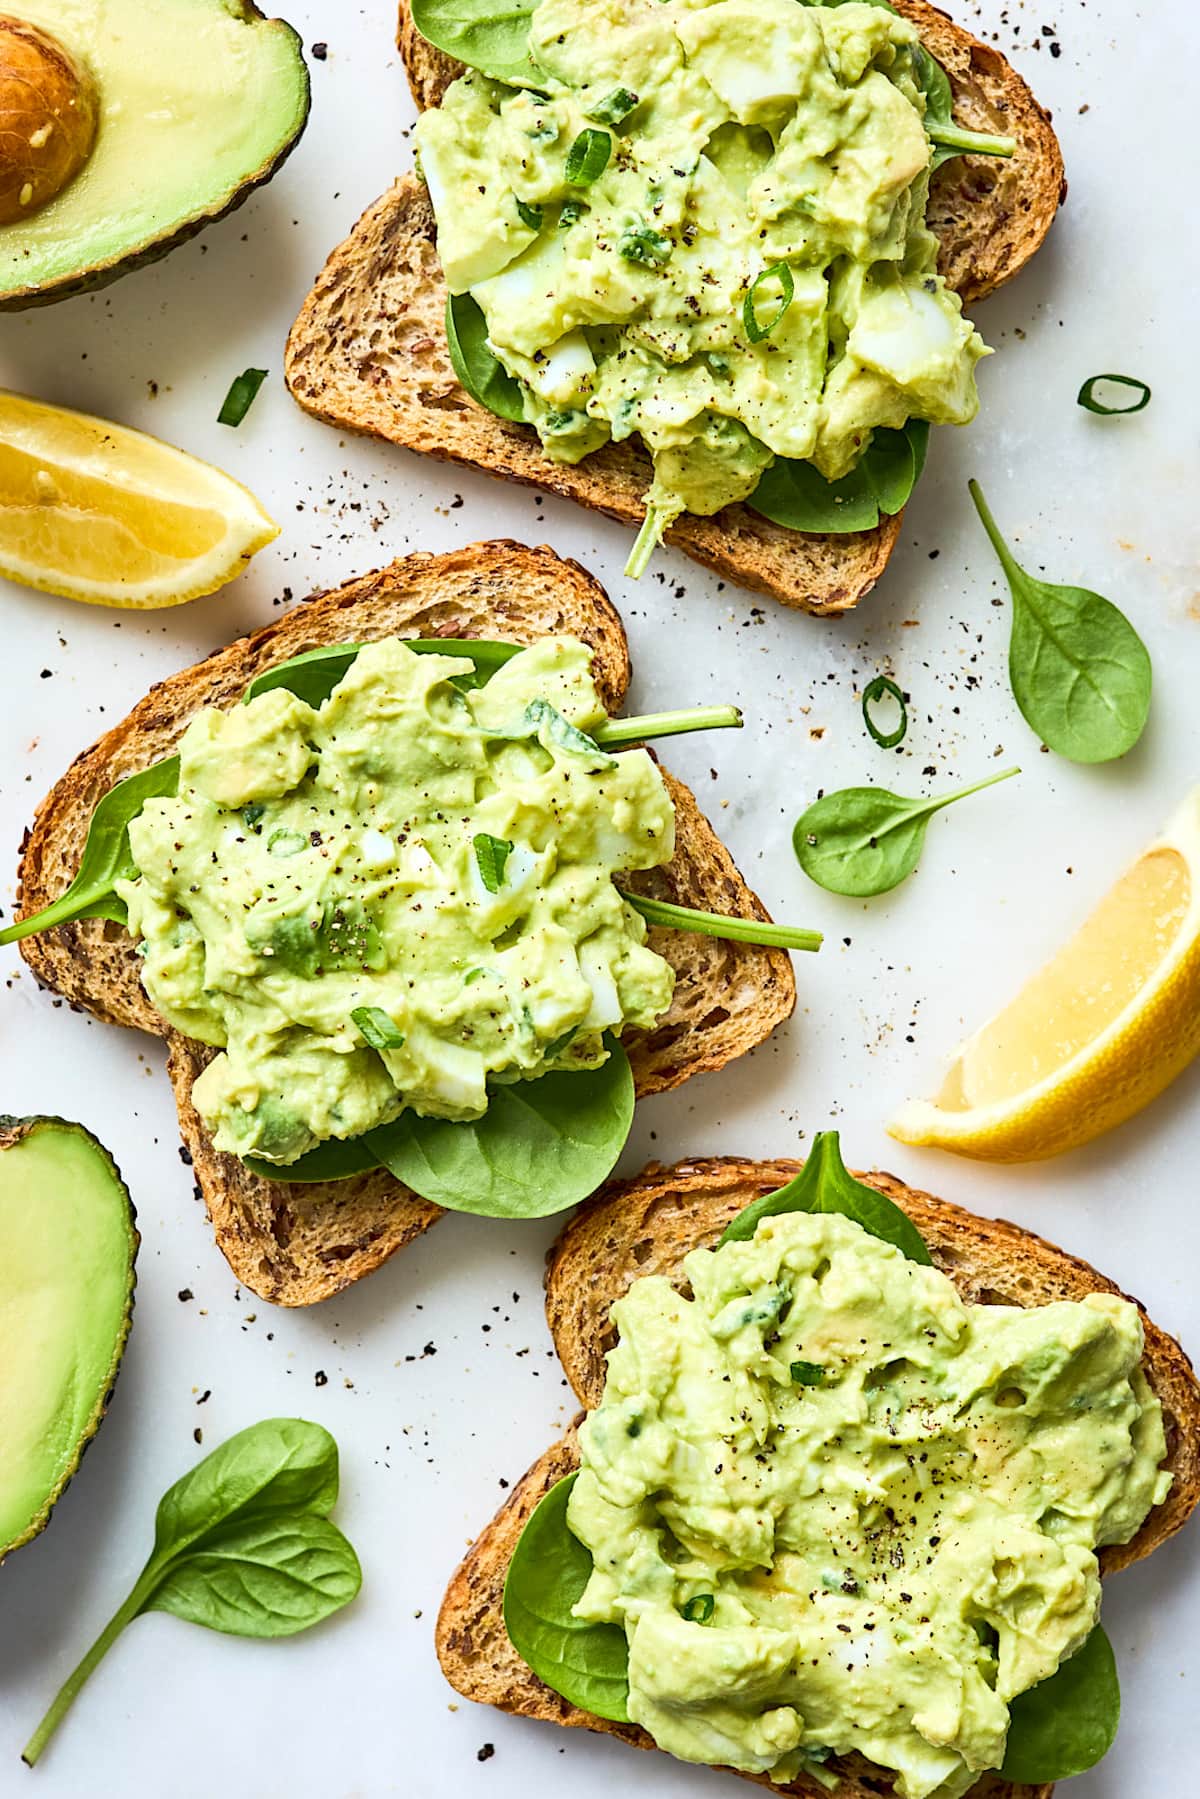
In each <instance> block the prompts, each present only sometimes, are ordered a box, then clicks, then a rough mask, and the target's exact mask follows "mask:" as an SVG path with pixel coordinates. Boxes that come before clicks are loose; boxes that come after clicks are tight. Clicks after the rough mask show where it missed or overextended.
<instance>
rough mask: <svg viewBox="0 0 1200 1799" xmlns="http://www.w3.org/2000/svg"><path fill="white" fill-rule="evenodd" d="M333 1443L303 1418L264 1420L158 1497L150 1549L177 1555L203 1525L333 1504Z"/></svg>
mask: <svg viewBox="0 0 1200 1799" xmlns="http://www.w3.org/2000/svg"><path fill="white" fill-rule="evenodd" d="M337 1496H338V1453H337V1444H336V1443H335V1442H334V1440H333V1438H332V1437H331V1436H330V1434H329V1432H328V1431H327V1430H323V1429H322V1427H321V1426H320V1425H319V1424H309V1423H308V1422H307V1420H305V1419H303V1418H266V1419H264V1420H263V1421H262V1423H261V1424H252V1425H250V1426H249V1428H248V1429H246V1430H241V1431H238V1433H237V1435H236V1436H233V1437H229V1438H227V1439H226V1441H225V1442H224V1443H222V1444H220V1446H219V1447H218V1448H216V1449H214V1450H213V1451H212V1453H211V1454H210V1455H206V1456H205V1457H204V1459H203V1461H200V1462H197V1463H196V1466H195V1467H194V1468H189V1470H188V1472H187V1473H186V1474H185V1475H183V1476H182V1478H181V1479H179V1480H177V1481H176V1482H175V1485H174V1486H173V1487H168V1489H167V1491H166V1492H165V1493H164V1494H163V1496H162V1498H161V1499H160V1500H159V1503H158V1511H157V1512H156V1514H155V1519H154V1555H153V1556H152V1558H151V1560H152V1561H153V1560H155V1559H157V1558H160V1557H166V1556H173V1555H178V1554H179V1553H180V1552H181V1551H182V1550H184V1549H188V1548H191V1546H192V1545H193V1544H195V1543H196V1542H198V1541H199V1540H200V1538H201V1537H203V1536H204V1535H205V1533H206V1532H207V1531H210V1530H213V1529H215V1528H217V1527H218V1526H221V1525H224V1524H226V1523H228V1522H229V1521H231V1520H233V1519H235V1518H240V1517H247V1516H250V1515H252V1514H258V1513H267V1512H279V1511H282V1512H295V1511H300V1512H315V1513H316V1514H317V1516H318V1517H321V1518H327V1517H328V1516H329V1513H330V1512H331V1511H332V1510H333V1508H334V1505H335V1504H336V1502H337Z"/></svg>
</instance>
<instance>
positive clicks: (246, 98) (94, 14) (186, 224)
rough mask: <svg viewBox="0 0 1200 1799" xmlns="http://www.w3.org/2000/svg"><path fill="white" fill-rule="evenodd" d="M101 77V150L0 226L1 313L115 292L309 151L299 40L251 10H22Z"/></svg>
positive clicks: (103, 5) (95, 5) (54, 2)
mask: <svg viewBox="0 0 1200 1799" xmlns="http://www.w3.org/2000/svg"><path fill="white" fill-rule="evenodd" d="M5 10H6V11H9V12H11V13H12V14H13V15H14V16H16V17H18V18H20V19H23V20H28V21H29V22H30V23H32V24H34V25H40V26H42V27H43V28H44V29H45V30H47V31H50V32H52V33H53V34H54V35H55V36H56V37H57V38H58V39H59V40H60V41H61V42H62V43H63V44H64V45H65V46H66V47H67V49H68V50H70V51H72V52H73V53H74V54H75V56H76V57H77V58H78V59H79V60H80V61H81V62H83V63H84V64H85V65H86V66H87V67H88V69H89V70H90V71H91V73H92V75H93V77H94V79H95V81H96V85H97V89H98V91H99V96H100V127H99V132H98V135H97V140H96V145H95V148H94V150H93V151H92V154H91V156H90V157H89V158H88V160H87V162H86V163H85V164H84V166H83V168H82V169H81V171H80V173H79V174H78V175H77V176H76V177H75V179H74V180H73V181H71V182H70V183H68V185H67V186H66V187H65V188H64V189H63V190H62V192H61V193H60V194H58V195H57V196H56V198H55V199H53V200H52V201H50V202H49V204H48V205H46V206H43V207H41V208H40V209H39V210H38V211H37V212H35V213H33V214H32V216H30V217H29V218H22V219H20V220H18V221H16V222H14V223H12V224H8V225H4V226H0V306H7V307H11V308H19V307H22V306H31V305H35V304H37V303H39V302H41V301H44V300H51V299H58V298H62V297H64V296H65V295H67V294H69V293H73V292H79V291H82V290H83V289H85V288H89V287H96V286H100V285H102V284H103V283H105V282H107V281H112V280H114V279H115V278H116V277H117V276H118V275H121V274H123V273H125V272H126V270H127V269H129V268H131V267H135V266H137V265H138V264H140V263H143V262H148V261H151V260H153V258H155V257H157V256H162V255H164V254H165V253H166V251H168V250H169V249H171V248H172V247H173V245H174V244H175V243H176V242H178V241H180V240H181V239H182V238H185V237H189V236H191V235H192V234H193V233H194V232H196V231H198V230H200V229H201V228H202V227H203V226H204V225H206V224H211V223H212V221H213V220H215V219H218V218H220V217H221V216H222V214H224V213H226V212H228V211H229V210H230V209H231V208H232V207H234V206H236V205H238V204H239V202H240V201H242V200H244V199H245V198H246V197H247V195H248V194H249V193H250V191H251V190H252V189H253V188H254V187H257V186H258V185H260V183H262V182H263V181H266V180H267V179H268V178H269V176H270V175H271V174H273V172H274V170H275V169H276V168H277V167H278V165H279V164H280V162H281V161H282V160H283V158H284V156H285V155H286V154H287V152H288V151H289V150H290V149H291V147H292V145H293V144H294V142H295V141H296V139H297V138H298V137H299V135H300V132H301V131H302V129H303V127H304V123H305V120H306V118H307V116H308V105H309V85H308V70H307V68H306V67H305V63H304V57H303V53H302V49H301V44H300V39H299V38H298V37H297V35H296V33H295V32H294V31H293V30H292V28H291V26H290V25H286V24H284V22H283V21H282V20H279V19H265V18H263V16H262V15H261V14H260V13H259V12H258V10H257V8H255V7H254V6H252V5H249V4H247V3H245V0H155V4H154V5H152V6H150V5H147V4H146V0H14V4H13V5H11V6H10V7H8V6H6V8H5Z"/></svg>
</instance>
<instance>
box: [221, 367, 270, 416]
mask: <svg viewBox="0 0 1200 1799" xmlns="http://www.w3.org/2000/svg"><path fill="white" fill-rule="evenodd" d="M266 378H267V371H266V369H245V370H244V371H243V372H242V374H240V375H238V376H237V377H236V379H235V380H233V381H231V382H230V384H229V392H228V393H227V394H226V395H225V399H224V401H223V402H222V405H221V410H220V412H218V414H217V423H218V425H240V424H241V422H242V420H243V419H244V418H245V416H246V414H247V413H248V412H249V410H250V408H251V406H253V404H254V396H255V394H257V392H258V390H259V388H260V387H261V386H262V384H263V382H264V381H265V380H266Z"/></svg>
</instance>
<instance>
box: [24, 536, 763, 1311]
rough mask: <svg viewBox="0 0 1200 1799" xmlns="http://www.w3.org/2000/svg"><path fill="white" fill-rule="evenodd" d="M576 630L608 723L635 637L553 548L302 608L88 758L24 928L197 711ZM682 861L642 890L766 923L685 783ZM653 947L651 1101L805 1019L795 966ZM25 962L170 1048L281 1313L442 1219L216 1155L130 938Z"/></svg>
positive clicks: (74, 778) (210, 1158) (112, 933)
mask: <svg viewBox="0 0 1200 1799" xmlns="http://www.w3.org/2000/svg"><path fill="white" fill-rule="evenodd" d="M555 633H569V634H571V635H573V636H576V637H578V638H580V639H581V640H582V641H583V642H584V643H587V644H589V645H591V647H592V650H593V664H592V667H593V674H594V677H595V680H596V684H597V687H598V688H599V691H600V693H601V696H602V698H603V700H604V703H605V705H606V706H607V707H608V709H609V711H610V712H616V711H618V710H619V708H620V706H621V703H622V701H623V699H624V697H625V692H626V689H627V688H628V685H629V672H630V670H629V649H628V645H627V643H626V640H625V632H624V628H623V626H622V624H621V620H620V618H619V617H618V615H617V612H616V610H615V608H614V607H613V606H612V604H611V602H610V601H609V599H608V597H607V595H606V594H605V592H604V590H603V588H602V587H601V586H600V585H599V583H598V582H597V581H595V580H594V579H593V578H592V576H591V575H589V574H588V573H587V572H586V571H585V570H584V569H582V568H580V567H579V565H578V564H577V563H574V562H567V561H564V560H563V559H562V558H561V557H559V556H556V555H555V554H554V552H553V551H552V550H549V549H544V548H543V549H527V548H526V547H525V546H524V545H521V544H516V543H511V542H506V541H500V542H494V543H483V544H473V545H471V546H469V547H468V548H465V549H461V550H456V551H453V552H451V553H450V554H448V555H444V556H433V555H429V554H418V555H413V556H407V557H404V558H403V559H401V560H400V561H397V562H393V563H392V564H391V565H390V567H388V568H385V569H382V570H380V571H378V572H377V573H375V574H371V575H366V576H364V577H363V578H362V579H361V580H358V581H352V582H351V583H350V584H349V585H348V586H346V587H342V588H338V589H337V590H336V591H334V592H332V593H326V594H322V595H319V596H317V597H315V598H314V599H312V600H309V601H308V602H307V603H305V604H304V605H300V606H295V607H293V608H292V609H291V610H290V611H289V612H286V613H284V614H283V615H282V617H280V618H278V619H276V620H274V621H273V622H272V623H271V624H269V625H267V626H266V627H265V629H263V630H261V631H256V632H253V633H252V634H251V635H250V636H248V637H243V638H240V639H238V640H237V641H236V642H235V643H232V644H230V645H229V646H228V647H227V648H226V649H223V650H218V651H217V653H216V654H215V655H213V656H209V657H207V658H206V660H205V661H203V662H200V663H197V664H196V665H195V667H193V668H189V669H185V670H184V671H183V672H182V673H181V674H178V675H174V676H172V678H171V679H170V680H168V681H164V682H162V683H160V685H159V686H157V687H155V688H153V689H152V690H151V692H150V693H149V694H147V695H146V697H145V699H144V700H142V701H141V702H140V703H139V704H138V705H137V706H135V707H134V709H133V711H132V712H131V713H130V714H129V716H128V717H127V718H125V719H123V720H122V722H121V723H120V724H119V725H116V726H115V727H114V728H113V729H112V730H111V731H108V732H106V733H105V735H104V736H103V737H102V738H101V739H100V740H99V742H98V743H95V744H93V745H92V747H91V749H89V750H85V751H84V753H83V754H82V755H81V756H80V757H79V758H78V759H77V760H76V761H75V763H74V764H73V765H72V767H71V768H70V769H69V770H68V771H67V773H66V774H65V775H64V776H63V778H62V780H60V781H59V782H58V784H57V786H55V787H54V788H53V790H52V791H51V792H50V794H49V795H48V796H47V797H46V798H45V799H44V800H43V801H42V803H41V805H40V806H39V807H38V810H37V813H36V815H35V818H34V822H33V826H32V828H31V829H30V831H29V832H28V833H27V834H26V838H25V843H24V846H23V851H22V857H21V870H20V889H19V901H20V909H21V911H22V913H31V912H36V911H40V910H41V908H42V907H43V906H45V905H47V904H49V902H50V901H51V900H52V899H54V898H56V897H57V895H58V894H60V893H61V892H62V891H63V890H64V888H65V887H66V886H67V885H68V883H69V882H70V880H71V878H72V876H73V875H74V872H75V869H76V868H77V866H78V863H79V857H80V853H81V851H82V849H83V844H84V840H85V837H86V833H87V827H88V821H89V820H90V818H91V815H92V812H93V810H94V808H95V806H96V803H97V801H98V800H99V799H100V798H101V797H102V796H103V795H104V794H105V793H106V792H107V791H108V790H109V788H110V787H112V786H113V785H114V784H115V783H116V782H117V781H119V780H122V779H123V778H124V777H125V776H126V775H129V774H132V773H134V772H136V771H137V770H138V769H141V768H145V767H146V766H147V765H148V764H149V763H151V762H154V761H156V760H158V759H159V758H161V757H164V756H167V755H169V754H170V753H171V751H172V749H173V748H174V746H175V743H176V742H177V740H178V738H179V737H180V736H181V735H182V733H183V730H184V729H185V727H186V725H187V723H188V721H189V719H190V718H191V717H192V716H193V714H194V713H195V712H196V711H198V710H199V709H200V707H202V706H230V705H233V704H234V703H236V701H237V700H239V699H240V697H241V695H242V693H243V692H244V691H245V688H246V687H247V685H248V684H249V682H250V681H251V680H253V678H254V677H255V676H256V675H257V674H259V673H260V672H261V671H262V670H263V669H266V668H270V667H272V666H274V665H275V664H277V663H279V662H286V661H287V660H288V659H289V658H290V657H292V656H296V655H299V654H300V652H301V651H303V650H307V649H315V648H317V647H319V646H320V645H322V644H330V643H346V642H365V641H369V640H371V639H373V638H378V637H387V636H401V637H405V636H407V637H479V638H499V639H504V640H508V641H511V642H516V643H531V642H533V641H535V640H536V639H537V638H539V637H544V636H549V635H552V634H555ZM666 780H667V784H668V787H669V789H670V792H671V796H672V799H673V800H674V803H675V814H676V837H677V845H676V852H675V856H674V858H673V860H672V861H671V863H670V864H669V865H668V866H667V867H666V868H661V869H652V870H649V871H647V872H644V873H639V874H637V875H634V876H632V877H631V879H630V886H631V888H635V889H636V890H637V891H639V892H645V893H649V894H652V895H654V896H655V897H657V898H660V899H668V900H675V901H677V902H679V903H682V904H685V905H687V904H691V905H702V906H704V907H707V908H708V909H709V910H715V911H724V912H728V913H730V914H740V915H742V916H745V917H757V918H766V916H767V914H766V912H765V911H764V909H763V907H762V904H761V902H760V901H759V900H758V899H757V897H756V896H755V895H754V894H753V893H751V891H750V889H749V888H748V887H747V886H746V884H745V882H744V881H743V880H742V877H741V875H740V874H739V873H738V871H737V869H736V867H735V866H734V863H733V860H732V858H731V857H730V855H729V853H728V851H727V850H726V849H725V848H724V847H723V846H722V844H721V843H720V842H719V841H718V839H717V837H716V836H715V834H714V832H713V830H712V827H711V826H710V825H709V823H708V821H707V819H705V817H704V815H703V814H702V813H701V811H700V809H699V807H698V806H697V805H696V802H695V800H694V798H693V797H692V795H691V793H690V792H689V791H688V789H687V788H686V787H684V786H683V784H682V783H681V782H678V781H676V780H674V778H673V777H671V776H670V775H667V776H666ZM650 942H651V943H652V945H653V947H654V948H655V949H656V950H657V951H658V953H659V954H660V955H662V956H665V957H666V958H667V960H668V961H669V962H670V963H671V964H672V966H673V967H674V969H675V971H676V985H675V996H674V999H673V1001H672V1004H671V1008H670V1010H669V1011H668V1012H667V1013H666V1014H665V1015H664V1016H663V1017H662V1018H661V1019H660V1020H659V1021H658V1023H657V1024H656V1025H655V1027H654V1029H653V1030H651V1031H647V1032H639V1033H633V1032H631V1033H629V1035H628V1036H627V1038H626V1039H625V1041H626V1047H627V1048H628V1051H629V1057H630V1061H631V1063H632V1066H633V1072H634V1079H635V1082H636V1086H637V1091H638V1093H639V1095H642V1096H645V1095H648V1094H652V1093H661V1092H664V1091H666V1090H667V1089H668V1088H670V1087H675V1086H678V1085H679V1083H680V1082H681V1081H684V1080H686V1079H687V1078H688V1077H689V1076H690V1075H692V1074H697V1073H706V1072H710V1071H714V1070H716V1069H718V1068H722V1067H724V1065H725V1063H726V1062H728V1061H730V1060H731V1059H732V1058H733V1057H735V1056H739V1055H741V1054H743V1053H744V1051H746V1050H748V1049H752V1048H753V1047H754V1045H755V1044H756V1043H760V1042H762V1040H763V1039H764V1038H765V1037H767V1036H769V1035H770V1033H771V1032H772V1031H773V1030H774V1028H775V1026H776V1025H777V1024H779V1023H781V1022H782V1021H783V1019H785V1018H787V1017H788V1016H789V1014H790V1013H791V1011H792V1008H793V1006H794V1005H795V999H796V988H795V978H794V976H793V973H792V965H791V960H790V958H789V957H788V955H787V954H786V953H785V952H784V951H782V950H767V949H758V948H756V947H754V946H753V945H748V944H733V943H726V942H723V941H721V940H718V939H717V938H713V937H701V936H697V935H694V934H690V933H684V932H679V931H664V930H657V929H652V930H651V932H650ZM20 947H21V953H22V955H23V956H24V958H25V960H26V962H27V963H28V964H29V967H30V968H31V969H32V970H33V973H34V974H35V975H36V977H37V979H38V980H39V981H40V982H41V983H42V984H43V985H44V986H46V987H49V988H50V989H52V991H53V992H55V993H59V994H62V996H63V997H64V998H65V999H67V1000H69V1001H70V1002H71V1004H72V1005H76V1006H80V1007H82V1008H83V1009H84V1010H85V1011H88V1012H91V1013H93V1014H94V1015H95V1016H96V1017H97V1018H102V1019H104V1020H105V1021H106V1022H108V1023H110V1024H120V1025H127V1026H130V1027H132V1028H134V1029H137V1030H142V1031H148V1032H151V1033H152V1034H154V1035H155V1036H160V1037H163V1038H165V1039H166V1040H167V1045H168V1069H169V1072H170V1076H171V1080H172V1083H173V1086H174V1089H175V1095H176V1099H177V1102H178V1106H179V1116H180V1125H181V1129H182V1132H183V1138H184V1142H185V1144H186V1147H187V1149H188V1151H189V1152H190V1154H191V1157H192V1161H193V1164H194V1167H195V1172H196V1180H197V1183H198V1186H199V1191H200V1194H201V1196H202V1197H203V1199H204V1201H205V1204H206V1206H207V1209H208V1212H209V1216H210V1218H211V1220H212V1223H213V1228H214V1231H215V1233H216V1238H217V1243H218V1245H219V1246H220V1248H221V1250H222V1252H223V1253H224V1255H225V1257H226V1259H227V1260H228V1262H229V1264H230V1267H231V1268H232V1269H233V1271H234V1273H235V1275H236V1276H237V1278H238V1280H239V1281H241V1282H242V1283H243V1284H244V1285H245V1286H247V1287H249V1288H250V1289H251V1291H252V1292H254V1293H256V1294H258V1295H259V1297H260V1298H262V1299H265V1300H270V1301H272V1302H273V1303H275V1304H277V1305H289V1306H298V1305H311V1304H313V1303H314V1301H316V1300H319V1299H327V1298H329V1297H330V1296H331V1295H332V1294H334V1293H338V1292H340V1291H341V1290H342V1289H343V1288H345V1287H347V1286H349V1285H350V1283H351V1282H352V1281H356V1280H359V1279H361V1278H362V1276H363V1275H365V1274H369V1273H371V1271H372V1270H373V1269H375V1268H378V1267H379V1266H380V1265H381V1263H383V1262H385V1261H386V1260H387V1258H388V1257H389V1256H390V1255H392V1254H393V1253H394V1252H395V1251H396V1250H397V1249H400V1248H402V1247H403V1246H404V1245H405V1244H406V1243H410V1242H412V1240H413V1239H414V1238H415V1237H417V1236H419V1235H420V1234H421V1232H422V1231H425V1230H427V1229H428V1228H429V1226H430V1225H431V1224H433V1223H434V1222H435V1221H436V1220H437V1219H438V1218H439V1217H440V1216H441V1213H440V1210H439V1208H438V1207H437V1206H434V1205H431V1204H430V1203H429V1202H428V1201H427V1200H423V1199H420V1198H418V1197H417V1196H416V1195H415V1194H413V1193H411V1192H410V1191H409V1189H408V1188H406V1187H404V1186H402V1185H401V1183H400V1182H399V1181H397V1180H396V1179H395V1178H394V1177H393V1176H392V1175H390V1174H387V1173H385V1172H384V1171H383V1170H378V1171H374V1172H372V1173H370V1174H368V1175H363V1176H359V1177H356V1178H354V1179H349V1180H344V1181H337V1182H331V1183H323V1184H313V1185H307V1184H305V1185H300V1184H296V1185H288V1184H287V1183H286V1182H282V1181H271V1180H264V1179H261V1178H260V1177H258V1176H256V1175H253V1174H251V1173H250V1171H249V1170H248V1169H247V1168H246V1167H245V1166H244V1165H243V1164H242V1163H241V1162H240V1161H239V1160H238V1159H237V1158H236V1157H235V1156H229V1155H222V1154H220V1153H218V1151H216V1150H215V1149H214V1148H213V1146H212V1142H211V1140H210V1138H209V1136H208V1133H207V1131H206V1129H205V1127H204V1125H203V1124H202V1122H201V1120H200V1119H199V1117H198V1116H197V1114H196V1112H195V1110H194V1109H193V1107H192V1105H191V1098H190V1096H191V1089H192V1083H193V1081H194V1080H195V1078H196V1076H197V1075H198V1074H199V1073H200V1070H201V1069H202V1067H203V1066H204V1062H205V1059H206V1058H207V1057H208V1056H209V1055H210V1054H211V1053H212V1052H211V1051H208V1050H205V1049H204V1048H203V1046H202V1045H200V1044H197V1043H193V1042H190V1041H189V1040H187V1039H186V1038H183V1037H181V1036H179V1035H178V1033H176V1032H173V1031H171V1030H170V1029H169V1028H168V1026H167V1025H166V1023H165V1021H164V1020H163V1019H162V1018H160V1017H159V1015H158V1014H157V1013H156V1012H155V1010H154V1008H153V1006H152V1005H151V1003H150V1001H149V999H148V998H147V997H146V994H145V992H144V991H143V989H142V986H141V981H140V976H139V969H140V962H139V958H138V956H137V954H136V952H135V949H134V945H133V941H132V939H131V938H130V937H129V935H128V933H127V932H126V931H125V930H124V929H123V928H122V927H121V926H120V925H117V924H113V923H111V922H106V921H104V920H101V919H86V920H83V921H81V922H80V923H78V924H69V925H62V926H60V927H59V928H58V929H57V930H55V931H48V932H46V933H45V934H44V935H42V936H36V937H27V938H25V939H24V940H23V941H22V943H21V946H20Z"/></svg>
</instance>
